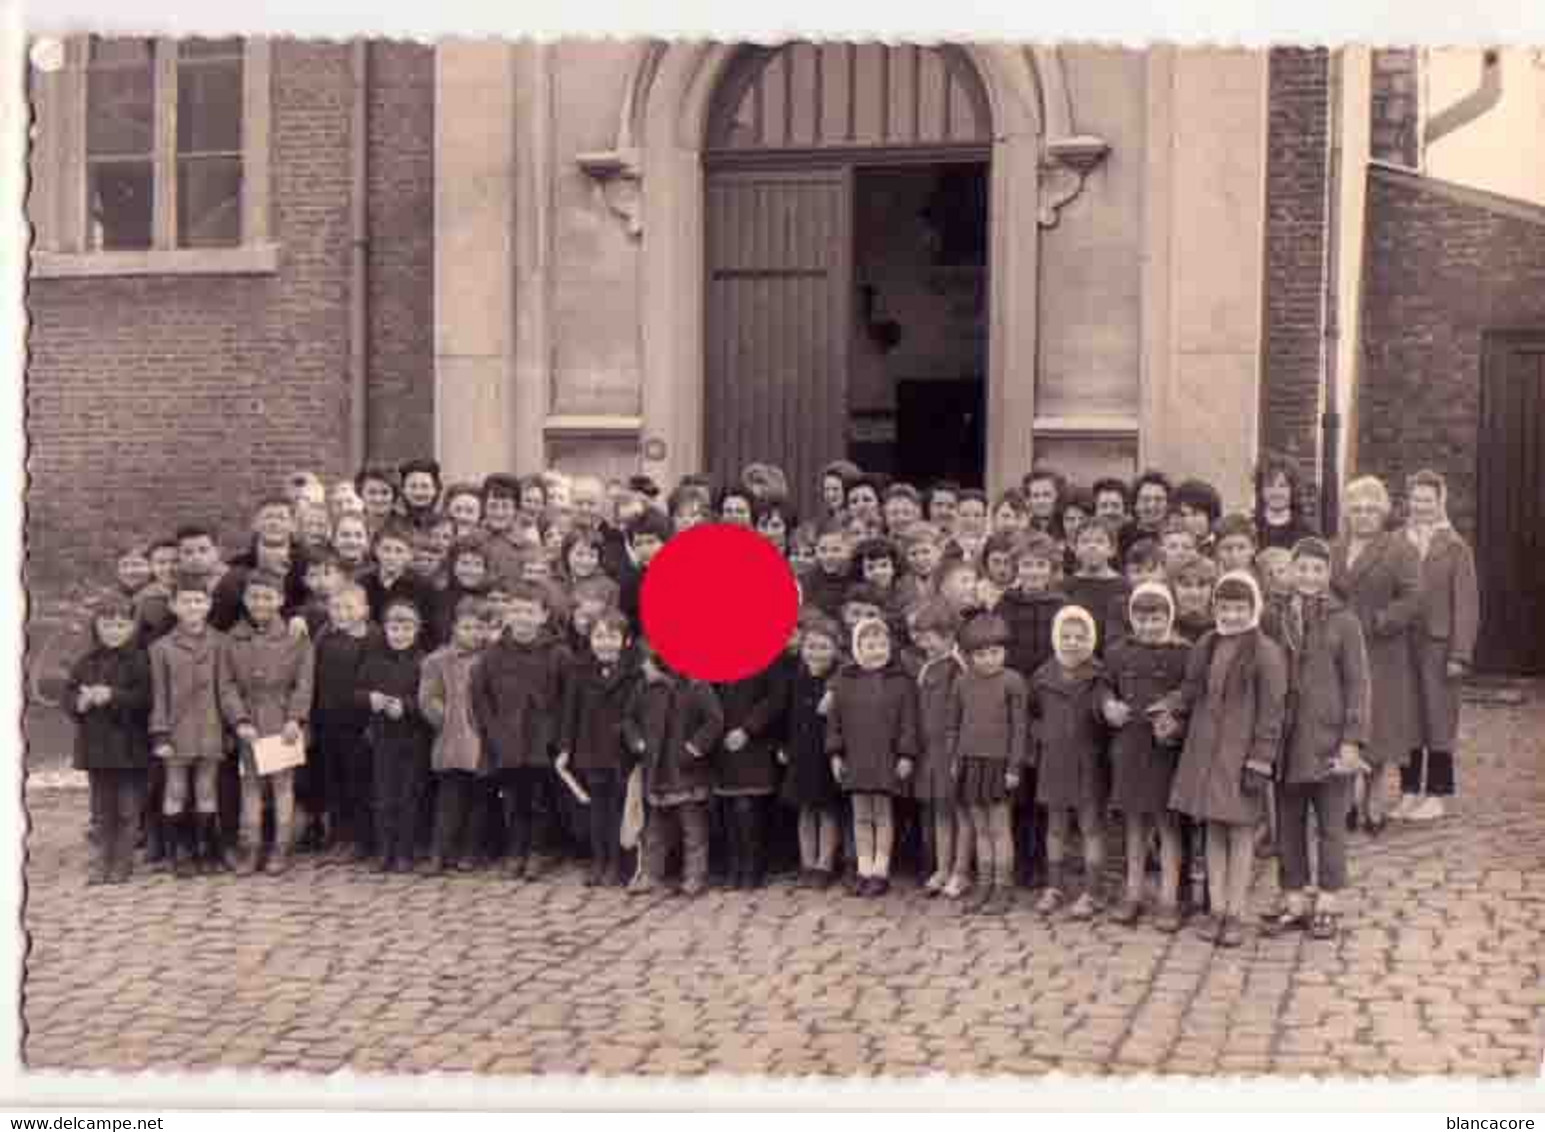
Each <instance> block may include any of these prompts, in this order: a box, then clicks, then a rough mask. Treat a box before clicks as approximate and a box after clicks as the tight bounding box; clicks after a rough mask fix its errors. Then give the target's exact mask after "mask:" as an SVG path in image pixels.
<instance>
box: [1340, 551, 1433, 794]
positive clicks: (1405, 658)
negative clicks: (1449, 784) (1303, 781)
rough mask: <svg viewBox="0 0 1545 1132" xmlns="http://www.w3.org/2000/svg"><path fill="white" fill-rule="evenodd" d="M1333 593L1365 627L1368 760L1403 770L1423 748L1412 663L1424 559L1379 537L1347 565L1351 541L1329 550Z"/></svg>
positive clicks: (1366, 755) (1414, 552) (1366, 753)
mask: <svg viewBox="0 0 1545 1132" xmlns="http://www.w3.org/2000/svg"><path fill="white" fill-rule="evenodd" d="M1331 562H1332V573H1331V587H1332V589H1333V590H1334V591H1335V592H1336V593H1337V594H1339V595H1340V597H1341V598H1342V600H1343V601H1345V602H1346V603H1347V604H1348V605H1350V606H1351V608H1352V610H1353V611H1354V612H1355V613H1356V614H1357V618H1358V620H1359V621H1360V622H1362V626H1363V643H1364V644H1365V645H1366V646H1367V649H1368V681H1369V684H1370V685H1371V687H1372V698H1373V704H1372V708H1371V711H1370V714H1369V719H1368V724H1369V726H1368V743H1367V746H1366V748H1365V749H1364V757H1365V758H1366V759H1367V760H1368V762H1369V763H1371V764H1373V765H1376V766H1382V765H1385V764H1388V763H1395V764H1397V765H1398V764H1403V763H1404V762H1405V761H1406V759H1407V758H1408V757H1409V756H1410V752H1411V750H1412V749H1413V748H1415V747H1418V746H1420V745H1421V714H1420V710H1419V706H1418V701H1417V696H1416V678H1415V671H1414V667H1413V664H1412V657H1411V642H1410V638H1411V625H1412V623H1413V622H1414V621H1415V619H1416V617H1417V615H1418V614H1419V612H1420V606H1419V600H1420V599H1419V596H1418V592H1417V587H1418V584H1419V582H1420V579H1421V558H1420V557H1419V556H1418V554H1417V552H1416V547H1414V546H1412V545H1411V543H1410V540H1408V539H1406V538H1404V537H1402V536H1401V535H1399V534H1397V533H1395V532H1393V531H1389V532H1385V533H1384V534H1380V535H1376V536H1375V537H1374V538H1373V539H1372V540H1370V541H1369V543H1368V545H1367V546H1365V547H1364V548H1363V551H1362V553H1361V554H1359V555H1358V556H1357V561H1356V562H1355V563H1353V564H1352V565H1350V566H1348V565H1347V540H1346V539H1338V540H1336V542H1335V544H1334V545H1333V546H1332V547H1331Z"/></svg>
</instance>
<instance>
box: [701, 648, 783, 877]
mask: <svg viewBox="0 0 1545 1132" xmlns="http://www.w3.org/2000/svg"><path fill="white" fill-rule="evenodd" d="M790 675H791V674H790V672H789V670H788V667H787V665H786V664H785V663H784V662H783V659H782V658H781V657H779V658H778V659H775V660H774V661H773V662H772V663H771V664H769V665H768V666H767V667H766V668H765V669H763V670H762V671H761V672H758V673H756V674H755V675H753V676H749V677H747V678H746V679H744V680H737V681H734V682H733V683H723V684H716V685H715V686H714V691H715V692H716V693H717V694H718V696H719V705H720V707H721V708H722V709H723V711H724V738H723V740H722V741H721V742H720V744H719V749H718V750H717V751H716V752H715V754H714V794H715V796H717V797H718V798H720V799H722V803H721V804H722V805H724V807H725V810H726V815H725V816H726V823H725V824H726V826H727V827H728V828H727V832H728V834H729V850H730V852H729V857H730V861H729V876H728V882H729V884H730V886H731V887H732V888H760V887H761V886H762V882H763V880H764V879H765V877H766V872H767V844H766V840H767V836H766V831H767V813H766V809H767V799H768V798H770V797H771V796H772V793H773V791H774V790H775V789H776V788H777V785H778V764H777V744H778V740H779V739H780V738H781V737H782V732H783V727H784V723H785V719H786V713H787V708H788V682H789V677H790Z"/></svg>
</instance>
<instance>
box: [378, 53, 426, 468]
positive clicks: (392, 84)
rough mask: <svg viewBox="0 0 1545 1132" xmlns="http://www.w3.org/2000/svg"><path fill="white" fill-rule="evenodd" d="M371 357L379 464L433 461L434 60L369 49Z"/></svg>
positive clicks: (420, 54) (408, 54)
mask: <svg viewBox="0 0 1545 1132" xmlns="http://www.w3.org/2000/svg"><path fill="white" fill-rule="evenodd" d="M370 82H371V97H370V151H369V158H370V169H369V194H368V196H369V226H370V260H369V262H370V354H369V361H368V366H369V371H368V372H369V385H368V388H369V395H368V398H367V405H368V406H369V408H368V410H367V414H366V421H367V424H366V427H367V432H368V447H369V451H370V455H371V457H372V458H373V459H376V460H384V461H391V462H396V461H400V460H404V459H407V458H409V457H413V456H427V455H430V454H432V453H433V452H434V272H435V264H434V205H435V202H434V176H435V103H434V92H435V54H434V48H433V47H428V46H424V45H422V44H416V43H374V44H372V45H371V47H370Z"/></svg>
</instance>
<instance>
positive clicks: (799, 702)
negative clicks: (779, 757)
mask: <svg viewBox="0 0 1545 1132" xmlns="http://www.w3.org/2000/svg"><path fill="white" fill-rule="evenodd" d="M831 675H832V674H831V673H827V675H825V676H813V675H811V673H810V671H809V670H808V669H806V668H805V666H804V665H800V666H799V668H798V670H797V671H796V672H795V673H794V676H793V678H792V679H791V680H789V682H788V687H787V693H788V709H787V714H786V717H785V718H786V721H787V723H786V729H787V736H786V737H785V739H784V746H783V749H784V753H785V754H786V755H787V756H788V767H787V768H786V770H785V772H784V776H783V790H782V798H783V800H784V801H785V802H787V803H788V804H789V805H791V806H804V807H812V808H818V809H819V808H827V807H831V806H835V805H836V804H837V802H838V801H839V800H840V799H841V798H842V790H841V788H840V787H839V786H838V785H837V780H836V779H835V778H833V777H832V767H831V758H830V757H829V756H828V755H827V753H826V716H825V715H823V714H821V711H820V705H821V699H822V697H824V696H825V695H826V692H827V689H828V688H829V687H830V686H831Z"/></svg>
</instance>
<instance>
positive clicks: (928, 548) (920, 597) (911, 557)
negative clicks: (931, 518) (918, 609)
mask: <svg viewBox="0 0 1545 1132" xmlns="http://www.w3.org/2000/svg"><path fill="white" fill-rule="evenodd" d="M901 550H902V555H903V556H904V558H905V559H906V570H905V571H904V572H903V573H902V575H901V577H900V578H899V579H897V582H896V600H897V602H898V603H899V604H900V605H901V607H902V608H903V609H910V608H911V607H912V606H914V605H917V604H919V603H920V602H923V601H927V600H928V599H929V598H931V597H932V596H933V591H934V581H935V575H936V574H937V573H938V570H939V563H940V561H941V560H942V559H943V557H944V533H943V532H942V531H941V530H940V529H939V528H938V527H937V526H935V525H934V524H933V523H927V522H916V523H913V524H911V525H910V526H908V527H907V529H906V531H905V533H903V534H902V536H901Z"/></svg>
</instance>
